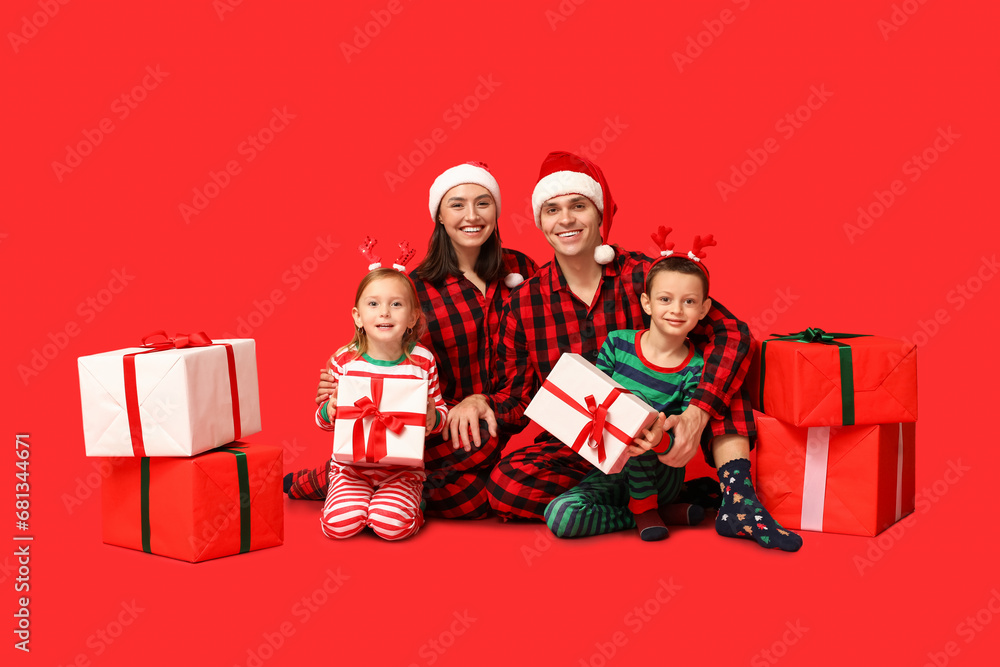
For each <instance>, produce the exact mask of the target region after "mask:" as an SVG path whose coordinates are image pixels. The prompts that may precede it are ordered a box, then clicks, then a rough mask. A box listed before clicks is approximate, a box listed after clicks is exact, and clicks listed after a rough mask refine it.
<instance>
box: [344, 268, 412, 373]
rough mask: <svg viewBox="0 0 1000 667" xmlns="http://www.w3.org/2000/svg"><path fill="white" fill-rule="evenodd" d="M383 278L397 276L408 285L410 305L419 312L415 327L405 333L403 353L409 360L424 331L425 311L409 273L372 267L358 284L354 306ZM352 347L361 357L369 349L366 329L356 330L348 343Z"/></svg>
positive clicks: (396, 277)
mask: <svg viewBox="0 0 1000 667" xmlns="http://www.w3.org/2000/svg"><path fill="white" fill-rule="evenodd" d="M383 278H395V279H396V280H399V281H401V282H402V283H404V284H405V285H406V286H407V293H408V294H409V298H410V305H411V306H412V307H413V310H414V311H415V312H416V313H417V321H416V322H414V323H413V327H411V328H410V329H407V331H406V333H404V334H403V354H404V355H405V356H406V359H407V360H409V359H410V352H412V351H413V346H414V345H416V344H417V342H418V341H419V340H420V336H422V335H423V332H424V311H423V310H422V309H421V308H420V297H418V296H417V287H416V285H414V284H413V280H411V279H410V277H409V276H408V275H406V274H405V273H403V272H402V271H397V270H396V269H394V268H391V267H384V268H378V269H372V270H371V271H369V272H368V273H367V275H365V277H364V278H362V279H361V284H359V285H358V291H357V292H356V293H355V295H354V307H355V308H357V307H358V304H359V303H361V295H362V294H363V293H364V291H365V289H367V288H368V286H369V285H370V284H372V283H373V282H375V281H376V280H382V279H383ZM352 347H353V348H354V349H355V350H356V351H357V356H359V357H360V356H361V355H362V354H365V353H366V352H367V351H368V336H366V335H365V333H364V329H355V330H354V338H352V339H351V342H350V344H349V345H348V348H352Z"/></svg>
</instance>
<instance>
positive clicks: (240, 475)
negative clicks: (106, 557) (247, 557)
mask: <svg viewBox="0 0 1000 667" xmlns="http://www.w3.org/2000/svg"><path fill="white" fill-rule="evenodd" d="M215 452H227V453H229V454H232V455H234V456H235V457H236V477H237V481H238V482H239V488H240V505H239V507H240V551H239V552H240V553H241V554H245V553H247V552H248V551H250V469H249V466H248V465H247V454H246V452H245V451H244V446H243V445H230V446H229V447H220V448H219V449H214V450H212V452H210V453H213V454H214V453H215ZM149 461H150V459H149V457H148V456H144V457H143V458H142V459H141V460H140V462H139V493H140V495H139V510H140V513H141V516H140V531H141V533H142V550H143V551H145V552H146V553H148V554H151V553H153V547H152V537H153V530H152V524H151V522H150V519H149V483H150V470H149Z"/></svg>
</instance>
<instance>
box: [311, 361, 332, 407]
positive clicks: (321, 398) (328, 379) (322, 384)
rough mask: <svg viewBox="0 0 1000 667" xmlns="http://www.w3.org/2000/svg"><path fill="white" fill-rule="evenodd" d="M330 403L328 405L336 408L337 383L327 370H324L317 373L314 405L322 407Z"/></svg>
mask: <svg viewBox="0 0 1000 667" xmlns="http://www.w3.org/2000/svg"><path fill="white" fill-rule="evenodd" d="M326 401H330V405H331V406H333V407H336V406H337V382H336V380H335V379H334V377H333V373H331V372H330V369H329V368H324V369H323V370H321V371H320V372H319V386H318V387H316V405H323V403H324V402H326Z"/></svg>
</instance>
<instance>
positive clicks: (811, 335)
mask: <svg viewBox="0 0 1000 667" xmlns="http://www.w3.org/2000/svg"><path fill="white" fill-rule="evenodd" d="M870 335H871V334H853V333H827V332H826V331H823V330H822V329H819V328H816V327H808V328H807V329H805V330H804V331H798V332H796V333H790V334H771V337H770V338H769V339H768V340H765V341H764V342H762V343H761V344H760V409H761V410H763V409H764V361H765V359H766V357H765V351H766V350H767V344H768V343H770V342H774V341H795V342H798V343H820V344H823V345H836V346H837V347H839V348H840V400H841V405H842V411H843V419H842V420H841V422H842V423H843V425H844V426H851V425H853V424H854V364H853V360H852V358H851V346H850V345H848V344H847V343H840V342H838V341H836V340H834V339H835V338H861V337H864V336H870Z"/></svg>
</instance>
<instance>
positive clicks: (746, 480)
mask: <svg viewBox="0 0 1000 667" xmlns="http://www.w3.org/2000/svg"><path fill="white" fill-rule="evenodd" d="M719 482H720V486H721V488H722V506H721V507H720V508H719V516H718V517H716V519H715V531H716V532H717V533H719V535H722V536H724V537H742V538H744V539H748V540H749V539H752V540H755V541H756V542H757V544H759V545H760V546H762V547H764V548H765V549H781V550H782V551H798V550H799V548H800V547H801V546H802V538H801V537H799V536H798V535H796V534H795V533H793V532H791V531H788V530H785V529H784V528H782V526H781V524H780V523H778V522H777V521H775V520H774V519H773V518H771V515H770V514H769V513H768V512H767V510H765V509H764V506H763V505H761V503H760V500H758V499H757V492H756V491H754V488H753V482H751V481H750V461H748V460H746V459H736V460H735V461H730V462H729V463H727V464H725V465H724V466H721V467H720V468H719Z"/></svg>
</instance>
